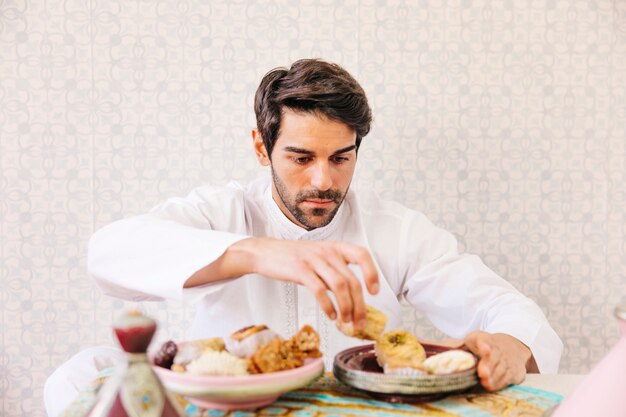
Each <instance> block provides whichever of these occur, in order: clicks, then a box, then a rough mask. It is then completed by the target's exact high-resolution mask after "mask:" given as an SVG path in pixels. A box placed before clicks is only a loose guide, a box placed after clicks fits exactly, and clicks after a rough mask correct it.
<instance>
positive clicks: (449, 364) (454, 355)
mask: <svg viewBox="0 0 626 417" xmlns="http://www.w3.org/2000/svg"><path fill="white" fill-rule="evenodd" d="M423 365H424V369H426V371H428V373H430V374H437V375H442V374H451V373H453V372H461V371H465V370H467V369H470V368H472V367H473V366H474V365H476V358H475V357H474V355H472V354H471V353H469V352H466V351H464V350H459V349H454V350H448V351H446V352H442V353H438V354H436V355H433V356H431V357H430V358H428V359H426V360H425V361H424V364H423Z"/></svg>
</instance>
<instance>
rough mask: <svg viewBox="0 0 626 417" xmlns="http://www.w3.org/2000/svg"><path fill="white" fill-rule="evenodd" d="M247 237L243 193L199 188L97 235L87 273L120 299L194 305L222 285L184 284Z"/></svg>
mask: <svg viewBox="0 0 626 417" xmlns="http://www.w3.org/2000/svg"><path fill="white" fill-rule="evenodd" d="M245 237H247V235H246V217H245V210H244V198H243V191H242V190H241V189H237V188H235V187H222V188H202V189H197V190H194V191H193V192H192V193H191V194H190V195H189V196H188V197H187V198H184V199H183V198H175V199H170V200H168V201H166V202H165V203H163V204H161V205H159V206H157V207H155V208H154V209H153V210H152V211H150V212H149V213H148V214H144V215H139V216H135V217H132V218H128V219H124V220H120V221H117V222H114V223H112V224H110V225H108V226H106V227H104V228H102V229H100V230H98V231H97V232H96V233H95V234H94V235H93V236H92V238H91V240H90V242H89V249H88V262H87V264H88V271H89V274H90V275H91V276H92V277H93V278H94V279H95V281H96V283H97V284H98V286H99V287H100V288H101V289H102V290H103V291H104V292H105V293H106V294H109V295H112V296H115V297H119V298H123V299H129V300H160V299H173V300H185V301H195V300H197V299H199V298H201V297H202V296H203V295H206V294H207V293H210V292H212V291H215V290H217V289H218V288H219V287H220V283H219V282H218V283H214V284H210V285H205V286H202V287H196V288H190V289H183V284H184V283H185V281H186V280H187V279H188V278H189V277H190V276H191V275H192V274H193V273H194V272H196V271H198V270H199V269H201V268H203V267H205V266H206V265H209V264H210V263H211V262H213V261H214V260H216V259H217V258H219V257H220V256H221V255H222V254H223V253H224V251H225V250H226V249H227V248H228V247H229V246H230V245H232V244H233V243H235V242H237V241H238V240H241V239H243V238H245Z"/></svg>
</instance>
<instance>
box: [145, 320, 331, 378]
mask: <svg viewBox="0 0 626 417" xmlns="http://www.w3.org/2000/svg"><path fill="white" fill-rule="evenodd" d="M319 344H320V338H319V335H318V334H317V332H316V331H315V330H314V329H313V328H312V327H311V326H309V325H304V326H302V328H301V329H300V330H299V331H298V332H297V333H296V334H295V335H293V336H292V337H291V338H290V339H287V340H285V339H282V338H281V337H280V336H279V335H278V334H277V333H275V332H274V331H272V330H271V329H269V328H268V327H267V326H265V325H259V326H248V327H245V328H243V329H240V330H238V331H236V332H235V333H233V334H232V335H231V336H229V337H228V338H227V339H226V340H225V341H224V340H222V339H221V338H211V339H202V340H194V341H191V342H187V343H184V344H180V345H176V344H175V343H174V342H172V341H167V342H166V343H165V344H164V345H163V346H162V347H161V350H160V351H159V352H157V354H156V355H155V357H154V364H155V365H158V366H162V367H164V368H171V370H172V371H174V372H189V373H190V374H195V375H223V376H240V375H248V374H259V373H267V372H277V371H284V370H287V369H293V368H297V367H299V366H302V365H303V364H304V362H305V360H306V359H307V358H318V357H320V356H322V352H320V350H319Z"/></svg>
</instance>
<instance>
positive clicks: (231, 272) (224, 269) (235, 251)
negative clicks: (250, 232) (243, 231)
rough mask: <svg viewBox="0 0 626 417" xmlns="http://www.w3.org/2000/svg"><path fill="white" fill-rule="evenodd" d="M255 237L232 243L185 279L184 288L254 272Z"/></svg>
mask: <svg viewBox="0 0 626 417" xmlns="http://www.w3.org/2000/svg"><path fill="white" fill-rule="evenodd" d="M256 240H257V238H248V239H243V240H240V241H238V242H235V243H233V244H232V245H231V246H229V247H228V248H227V249H226V251H224V253H223V254H222V256H220V257H219V258H217V259H216V260H215V261H213V262H211V263H210V264H208V265H207V266H205V267H204V268H202V269H199V270H198V271H196V272H195V273H194V274H193V275H192V276H190V277H189V279H187V281H185V285H184V286H183V287H184V288H192V287H197V286H200V285H206V284H210V283H212V282H216V281H223V280H228V279H235V278H239V277H240V276H242V275H245V274H249V273H251V272H254V270H253V263H252V259H253V247H254V244H255V241H256Z"/></svg>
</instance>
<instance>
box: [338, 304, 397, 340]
mask: <svg viewBox="0 0 626 417" xmlns="http://www.w3.org/2000/svg"><path fill="white" fill-rule="evenodd" d="M366 308H367V313H366V314H367V315H366V318H365V320H366V324H365V328H364V329H363V330H359V329H355V328H354V325H353V324H352V323H344V322H342V321H341V319H339V320H337V328H339V330H340V331H341V332H342V333H343V334H345V335H346V336H350V337H356V338H357V339H365V340H377V339H378V338H379V337H380V335H381V334H382V333H383V332H384V331H385V326H386V325H387V316H385V314H383V313H382V312H381V311H380V310H377V309H375V308H374V307H372V306H370V305H368V306H366Z"/></svg>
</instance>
